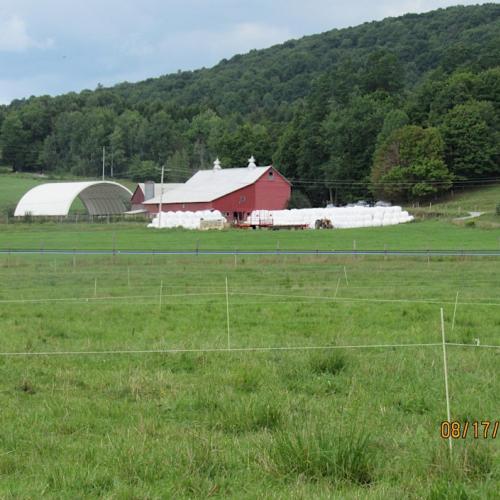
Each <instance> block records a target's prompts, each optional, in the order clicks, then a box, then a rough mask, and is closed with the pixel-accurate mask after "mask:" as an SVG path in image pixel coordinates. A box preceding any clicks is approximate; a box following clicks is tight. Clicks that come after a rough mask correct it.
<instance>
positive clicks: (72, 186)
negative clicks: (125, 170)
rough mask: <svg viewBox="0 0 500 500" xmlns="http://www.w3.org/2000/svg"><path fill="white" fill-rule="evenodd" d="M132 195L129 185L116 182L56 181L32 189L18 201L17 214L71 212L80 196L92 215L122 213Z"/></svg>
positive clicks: (53, 214)
mask: <svg viewBox="0 0 500 500" xmlns="http://www.w3.org/2000/svg"><path fill="white" fill-rule="evenodd" d="M131 196H132V193H131V191H130V190H129V189H127V188H126V187H124V186H122V185H121V184H118V183H116V182H110V181H90V182H53V183H47V184H41V185H39V186H36V187H34V188H33V189H30V190H29V191H28V192H27V193H26V194H25V195H24V196H23V197H22V198H21V200H20V201H19V203H18V204H17V207H16V210H15V212H14V215H15V216H24V215H28V214H29V215H33V216H58V215H68V213H69V209H70V208H71V205H72V204H73V202H74V201H75V199H76V198H77V197H79V198H80V199H81V201H82V203H83V204H84V205H85V208H86V209H87V211H88V213H89V215H109V214H119V213H123V212H125V211H126V210H127V206H128V203H129V202H130V198H131Z"/></svg>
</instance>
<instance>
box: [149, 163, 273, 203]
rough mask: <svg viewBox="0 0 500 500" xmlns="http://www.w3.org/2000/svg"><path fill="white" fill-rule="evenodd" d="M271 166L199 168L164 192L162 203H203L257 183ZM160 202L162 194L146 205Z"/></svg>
mask: <svg viewBox="0 0 500 500" xmlns="http://www.w3.org/2000/svg"><path fill="white" fill-rule="evenodd" d="M270 168H271V166H267V167H253V168H248V167H245V168H224V169H220V168H219V169H210V170H199V171H198V172H196V174H194V175H193V177H191V178H190V179H189V180H188V181H186V182H185V183H184V184H182V185H181V186H180V187H179V188H177V189H174V190H173V191H169V192H165V193H164V194H163V199H162V200H161V201H162V203H165V204H167V203H203V202H209V201H213V200H216V199H218V198H220V197H221V196H225V195H226V194H229V193H232V192H233V191H236V190H238V189H241V188H244V187H246V186H249V185H251V184H253V183H255V182H256V181H257V180H258V179H259V178H260V177H261V176H262V175H263V174H264V173H265V172H267V171H268V170H269V169H270ZM158 203H160V196H159V195H158V196H155V197H154V198H152V199H151V200H147V201H145V202H144V205H153V204H154V205H156V204H158Z"/></svg>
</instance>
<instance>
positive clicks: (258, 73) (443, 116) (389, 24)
mask: <svg viewBox="0 0 500 500" xmlns="http://www.w3.org/2000/svg"><path fill="white" fill-rule="evenodd" d="M179 50H181V49H179ZM499 107H500V5H498V4H487V5H482V6H472V7H452V8H448V9H440V10H437V11H433V12H430V13H426V14H421V15H414V14H409V15H405V16H402V17H399V18H388V19H385V20H383V21H380V22H372V23H366V24H363V25H361V26H358V27H354V28H348V29H342V30H332V31H329V32H326V33H322V34H319V35H314V36H309V37H304V38H302V39H300V40H292V41H289V42H286V43H284V44H282V45H277V46H274V47H271V48H269V49H265V50H259V51H257V50H254V51H251V52H250V53H248V54H245V55H237V56H235V57H233V58H231V59H230V60H222V61H221V62H220V63H219V64H218V65H216V66H215V67H213V68H211V69H201V70H198V71H192V72H179V73H177V74H172V75H167V76H163V77H160V78H155V79H150V80H146V81H144V82H140V83H136V84H129V83H123V84H120V85H116V86H115V87H112V88H101V87H99V88H97V89H96V90H94V91H90V90H88V91H83V92H80V93H69V94H65V95H62V96H58V97H48V96H42V97H31V98H29V99H25V100H17V101H14V102H12V103H11V104H10V105H9V106H3V107H1V108H0V148H1V160H0V162H1V164H3V165H6V166H9V167H11V168H12V169H13V170H15V171H16V170H17V171H44V172H50V171H52V172H56V173H61V172H70V173H71V174H72V175H82V176H97V175H99V173H100V171H101V168H102V166H101V163H102V148H103V147H105V148H106V168H107V171H108V172H109V171H110V170H111V168H112V169H113V172H114V175H115V176H120V177H130V178H133V179H137V180H139V179H140V180H144V179H146V178H154V177H156V176H157V172H158V166H159V165H161V164H166V165H167V167H168V169H169V171H168V177H169V179H168V180H170V181H179V180H184V179H185V178H186V177H188V176H189V175H190V172H192V171H194V170H197V169H199V168H207V167H208V166H210V164H211V162H212V161H213V159H214V158H215V157H216V156H219V157H220V158H221V160H222V163H223V166H226V167H228V166H242V165H245V164H246V159H247V158H248V156H249V155H250V154H254V155H255V157H256V158H257V160H258V162H259V163H260V164H267V163H270V162H274V163H275V165H276V166H277V167H278V168H279V169H280V170H281V171H282V172H283V173H284V174H285V175H287V176H288V178H289V179H291V180H292V181H293V183H294V187H295V191H296V193H298V194H297V196H296V199H295V203H298V204H307V203H308V202H312V203H315V204H318V203H323V202H325V201H326V200H328V199H329V198H330V197H331V198H334V197H335V198H336V200H337V201H338V202H345V201H350V200H351V199H355V198H359V197H369V196H376V197H382V198H387V199H391V200H396V201H399V200H405V201H406V200H414V199H425V198H428V197H432V196H434V195H435V194H436V193H439V192H442V191H446V190H448V189H450V188H452V186H454V185H455V186H457V185H469V184H470V183H474V182H475V183H486V182H489V180H491V179H494V178H497V177H500V150H499V147H500V146H499V144H500V118H499V117H500V113H499V111H500V110H499Z"/></svg>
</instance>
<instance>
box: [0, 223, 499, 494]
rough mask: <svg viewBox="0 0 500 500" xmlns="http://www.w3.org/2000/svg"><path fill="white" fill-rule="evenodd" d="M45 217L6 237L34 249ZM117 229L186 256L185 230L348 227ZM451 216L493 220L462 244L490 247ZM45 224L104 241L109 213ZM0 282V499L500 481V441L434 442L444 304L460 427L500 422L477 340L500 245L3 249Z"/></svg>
mask: <svg viewBox="0 0 500 500" xmlns="http://www.w3.org/2000/svg"><path fill="white" fill-rule="evenodd" d="M433 223H434V222H426V223H421V224H412V225H408V226H405V227H404V228H380V231H381V232H382V231H383V230H391V231H392V230H394V231H396V230H397V229H399V239H398V240H397V241H399V242H400V244H401V245H402V246H404V245H408V246H409V247H412V245H413V244H415V242H417V241H418V238H417V237H416V236H415V235H414V236H412V234H413V233H412V230H413V229H414V228H416V229H415V231H416V230H418V229H419V227H420V228H422V227H424V228H425V227H427V229H428V228H429V226H428V224H433ZM435 224H438V223H437V222H435ZM426 225H427V226H426ZM36 227H37V226H33V228H30V230H28V231H27V232H26V233H22V231H21V230H20V229H18V227H15V228H14V229H13V230H11V228H9V231H8V232H6V233H3V234H2V235H1V236H2V237H0V243H1V245H2V247H4V248H6V241H10V242H11V241H16V242H17V243H16V244H17V246H22V245H26V246H27V245H29V243H30V242H31V243H33V242H34V241H36V238H38V233H36V232H35V230H34V228H36ZM110 227H111V228H113V227H115V228H116V231H117V234H116V240H117V241H121V240H120V238H125V236H124V234H126V231H137V232H138V234H141V235H142V237H143V238H151V239H150V240H146V239H142V240H139V242H138V243H136V244H137V245H145V244H146V243H145V242H146V241H147V242H149V243H150V244H151V246H152V247H154V246H156V245H157V244H158V242H159V241H161V238H164V239H165V240H164V242H165V245H166V246H172V245H174V246H175V245H178V246H179V247H184V248H186V247H187V243H189V244H190V245H191V244H195V239H194V238H195V237H198V238H200V239H202V241H203V244H204V245H206V246H209V245H213V246H216V245H220V246H225V247H226V248H231V246H232V245H233V244H234V245H235V244H238V245H239V247H240V248H242V247H244V246H245V245H246V246H247V247H248V248H251V247H255V246H256V247H259V246H260V247H262V246H266V245H268V246H269V247H271V248H274V246H275V244H276V238H277V237H279V238H280V240H281V241H280V244H281V245H282V246H293V245H297V246H298V247H302V246H308V247H309V248H314V247H315V246H319V245H325V246H326V248H329V247H330V245H332V242H331V241H327V236H326V235H330V237H331V238H334V237H338V238H340V239H341V238H345V240H341V241H343V242H344V243H338V244H339V245H341V244H344V245H346V246H347V248H349V246H350V241H351V240H352V235H349V236H343V235H342V236H341V233H345V234H346V235H347V234H348V233H349V231H345V232H344V231H339V232H338V233H337V232H335V231H334V232H333V233H332V232H315V233H311V232H295V233H293V232H290V233H273V232H254V233H237V232H234V231H233V232H231V231H228V232H224V233H217V234H212V233H204V234H200V233H188V232H185V231H165V232H162V231H159V232H152V233H149V234H150V235H151V236H146V235H147V234H148V233H146V232H144V233H140V232H139V229H137V228H136V229H133V228H127V227H126V228H125V229H124V232H123V233H122V232H121V231H120V229H119V228H120V226H110ZM449 227H450V233H449V235H448V237H449V238H453V236H450V235H452V232H453V231H455V230H456V231H461V232H462V233H461V234H463V235H465V234H480V235H489V234H492V236H491V239H488V236H485V237H484V238H481V239H477V240H471V242H470V243H469V244H470V245H471V246H472V247H473V248H478V247H479V248H481V247H482V248H484V247H488V246H489V245H492V246H494V245H495V244H497V236H496V235H495V234H494V232H492V231H490V232H488V231H484V230H479V229H466V228H455V227H453V226H449ZM40 228H41V226H38V229H39V230H40V232H42V230H43V232H44V236H43V238H44V241H45V242H46V245H49V243H48V242H50V245H53V246H54V247H60V246H61V245H64V246H66V247H67V248H72V246H71V245H72V244H75V245H76V246H77V247H81V246H82V245H83V246H87V247H90V248H92V247H97V248H102V247H104V246H107V247H108V248H109V245H110V241H108V240H109V238H110V231H109V230H108V231H102V230H101V229H100V227H98V228H96V229H93V228H92V226H88V227H87V233H86V232H85V230H83V231H82V232H81V234H79V235H75V234H74V233H71V232H70V228H68V229H67V230H66V231H64V230H61V229H60V227H59V226H54V227H50V226H49V228H50V229H49V230H48V231H44V228H42V229H40ZM100 231H102V232H100ZM352 231H353V232H354V231H355V230H352ZM357 231H358V234H362V235H365V237H366V238H367V243H366V244H367V245H369V246H374V245H375V244H380V242H378V239H376V238H373V240H371V241H370V242H369V243H368V236H366V235H367V234H369V232H370V230H364V231H363V230H357ZM88 233H89V234H92V237H90V236H87V234H88ZM436 233H437V232H436ZM24 234H26V235H28V236H25V235H24ZM34 234H36V236H35V237H34ZM68 234H73V236H72V238H75V239H76V241H77V242H78V243H75V240H71V237H69V236H68ZM386 234H387V233H386ZM429 234H430V233H429ZM458 234H459V233H457V235H458ZM100 235H101V236H102V237H101V238H100V239H99V236H100ZM302 235H309V239H308V240H306V239H302V238H304V237H303V236H302ZM394 235H396V232H395V233H394ZM405 235H406V236H407V238H408V239H405ZM357 237H358V239H360V238H359V236H357ZM435 237H436V238H438V236H435ZM16 238H18V239H17V240H16ZM23 238H25V239H23ZM29 238H31V240H30V239H29ZM51 238H53V239H51ZM65 238H66V239H65ZM203 238H205V239H203ZM218 238H220V239H218ZM254 238H255V239H254ZM259 238H260V239H259ZM283 238H285V239H283ZM287 238H288V239H287ZM411 238H414V239H413V240H411ZM456 238H457V240H454V241H458V236H456ZM127 241H133V240H130V239H127ZM361 241H363V239H362V238H361ZM408 241H412V243H409V242H408ZM446 241H447V237H444V236H441V239H440V240H439V245H440V246H441V245H444V244H445V243H446ZM461 241H462V242H463V244H466V243H465V242H467V238H466V237H464V238H462V240H461ZM377 242H378V243H377ZM130 244H132V243H130ZM436 244H437V243H436ZM448 244H449V245H450V246H449V248H453V245H452V244H451V243H449V242H448ZM479 244H481V246H479ZM348 245H349V246H348ZM220 246H219V248H220ZM394 246H396V236H394ZM334 247H335V246H334ZM455 247H456V245H455ZM339 248H340V246H339ZM494 248H497V247H496V246H495V247H494ZM0 277H1V279H0V283H1V284H0V330H1V332H2V347H1V349H0V350H1V351H2V355H1V356H0V373H1V378H0V399H1V405H2V413H1V414H2V426H1V427H0V446H1V449H0V478H1V480H0V496H1V497H5V498H18V497H35V496H40V495H45V496H48V497H55V498H69V497H105V498H173V497H175V498H193V497H200V498H205V497H207V496H215V497H217V496H220V497H228V496H229V497H234V498H256V497H269V498H311V497H315V498H332V497H333V498H366V497H368V498H404V497H408V498H422V497H427V498H460V497H462V498H469V497H471V498H493V497H494V496H495V495H496V494H497V492H498V490H499V487H500V470H499V462H500V460H499V459H500V451H499V446H498V442H499V441H498V440H499V439H500V438H498V437H497V438H496V439H492V438H491V437H489V438H487V439H474V437H473V436H471V435H469V436H467V438H466V439H459V440H456V441H454V443H453V455H452V456H451V457H450V455H449V450H448V442H447V441H446V440H443V439H442V438H441V437H440V435H439V426H440V423H441V421H442V420H445V419H446V401H445V389H444V375H443V352H442V345H441V325H440V308H441V307H442V308H443V309H444V315H445V331H446V339H447V342H448V343H449V345H448V346H447V360H448V371H449V383H450V397H451V415H452V419H453V420H460V421H465V420H468V421H474V420H479V421H484V420H491V421H496V420H498V419H499V418H500V415H499V404H498V375H499V370H500V369H499V366H500V365H499V354H500V350H499V349H498V348H491V347H487V346H488V345H498V344H499V336H500V314H499V310H500V286H499V284H500V268H499V266H498V260H497V259H495V258H431V259H426V258H407V257H405V258H401V257H389V258H386V259H384V257H376V258H375V257H369V258H368V257H359V256H357V257H338V256H283V255H276V256H265V257H263V256H245V257H242V256H238V257H234V256H231V255H229V256H223V257H219V256H210V257H208V256H191V257H186V256H159V255H150V256H120V255H117V256H111V255H110V256H76V257H73V256H71V255H69V256H53V255H52V256H51V255H31V256H26V255H25V256H22V255H8V254H4V255H0ZM226 278H227V284H228V286H227V289H226ZM457 292H458V298H457ZM454 316H455V317H454ZM452 328H453V329H452ZM477 339H479V343H480V345H479V346H476V344H477V342H478V340H477ZM452 344H458V345H452ZM9 353H10V354H9ZM15 353H18V354H15ZM19 353H22V354H19ZM57 353H59V354H57ZM63 353H65V354H63Z"/></svg>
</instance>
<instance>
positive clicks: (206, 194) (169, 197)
mask: <svg viewBox="0 0 500 500" xmlns="http://www.w3.org/2000/svg"><path fill="white" fill-rule="evenodd" d="M290 194H291V185H290V182H288V180H287V179H285V177H283V176H282V175H281V174H280V173H279V172H278V171H277V170H276V169H275V168H274V167H273V166H272V165H269V166H267V167H258V166H257V165H256V164H255V160H254V158H253V157H252V158H250V160H249V164H248V166H247V167H245V168H222V167H221V164H220V162H219V160H216V161H215V162H214V167H213V169H210V170H199V171H198V172H197V173H196V174H194V175H193V176H192V177H191V178H190V179H189V180H188V181H186V182H185V183H184V184H182V185H181V186H180V187H178V188H177V189H173V190H171V191H168V192H164V193H163V195H159V196H156V197H155V198H153V199H151V200H147V201H145V202H144V203H143V205H144V206H145V207H146V209H147V210H148V211H149V212H150V213H151V214H154V213H157V212H159V210H160V204H161V207H162V208H161V210H162V212H175V211H181V212H185V211H190V212H196V211H199V210H219V211H220V212H221V213H222V214H223V215H224V217H225V218H226V219H227V220H230V221H236V222H237V221H243V220H245V219H246V218H247V217H248V216H249V215H250V214H251V212H252V211H253V210H281V209H283V208H285V207H286V205H287V203H288V200H289V199H290Z"/></svg>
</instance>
